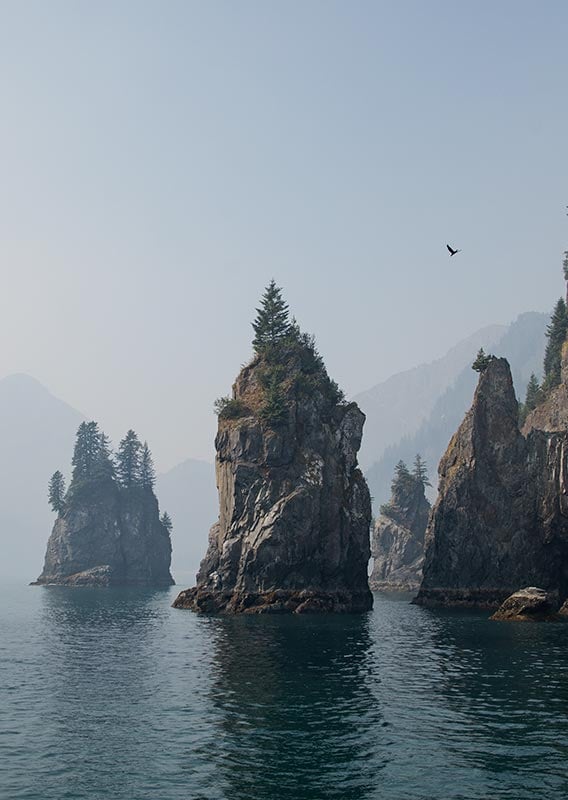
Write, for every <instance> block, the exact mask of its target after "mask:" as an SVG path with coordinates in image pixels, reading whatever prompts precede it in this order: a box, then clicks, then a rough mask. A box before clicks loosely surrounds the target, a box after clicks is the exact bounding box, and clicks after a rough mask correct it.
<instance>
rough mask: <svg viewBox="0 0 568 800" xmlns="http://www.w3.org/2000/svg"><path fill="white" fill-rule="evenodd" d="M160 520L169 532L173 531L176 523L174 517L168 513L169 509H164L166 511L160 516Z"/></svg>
mask: <svg viewBox="0 0 568 800" xmlns="http://www.w3.org/2000/svg"><path fill="white" fill-rule="evenodd" d="M160 522H161V523H162V525H163V526H164V528H165V529H166V530H167V532H168V533H169V534H170V533H171V532H172V529H173V527H174V524H173V522H172V518H171V517H170V515H169V514H168V512H167V511H164V513H163V514H162V516H161V517H160Z"/></svg>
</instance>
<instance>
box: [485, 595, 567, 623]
mask: <svg viewBox="0 0 568 800" xmlns="http://www.w3.org/2000/svg"><path fill="white" fill-rule="evenodd" d="M557 612H558V594H556V593H555V592H545V591H544V589H538V588H537V587H536V586H527V588H526V589H519V591H518V592H515V593H514V594H512V595H511V596H510V597H508V598H507V599H506V600H505V601H504V602H503V603H502V604H501V605H500V606H499V608H498V609H497V611H496V612H495V613H494V614H493V616H492V617H491V619H495V620H507V621H513V622H524V621H529V622H548V621H553V620H556V619H562V617H561V616H560V615H559V614H558V613H557Z"/></svg>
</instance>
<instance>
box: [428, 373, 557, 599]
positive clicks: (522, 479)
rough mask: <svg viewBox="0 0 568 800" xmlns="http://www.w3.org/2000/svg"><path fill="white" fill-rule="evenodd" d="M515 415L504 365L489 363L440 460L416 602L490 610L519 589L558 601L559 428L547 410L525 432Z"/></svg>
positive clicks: (554, 400) (530, 421)
mask: <svg viewBox="0 0 568 800" xmlns="http://www.w3.org/2000/svg"><path fill="white" fill-rule="evenodd" d="M562 391H564V390H562ZM558 394H560V392H558ZM555 404H557V398H554V397H553V398H551V405H552V406H555ZM537 412H538V413H537ZM517 419H518V412H517V401H516V398H515V393H514V390H513V383H512V380H511V373H510V369H509V365H508V363H507V361H505V359H494V360H492V361H491V362H490V364H489V366H488V367H487V369H486V370H485V371H484V372H483V373H482V374H481V376H480V380H479V384H478V387H477V390H476V393H475V397H474V401H473V405H472V407H471V409H470V410H469V411H468V413H467V414H466V417H465V419H464V421H463V422H462V424H461V425H460V427H459V429H458V431H457V433H456V434H455V435H454V436H453V438H452V440H451V441H450V444H449V446H448V449H447V451H446V453H445V455H444V456H443V458H442V460H441V462H440V467H439V475H440V487H439V495H438V500H437V502H436V504H435V506H434V509H433V511H432V516H431V519H430V523H429V526H428V530H427V532H426V558H425V564H424V578H423V581H422V585H421V588H420V591H419V594H418V597H417V599H416V602H418V603H420V604H423V605H481V606H488V607H496V606H498V605H499V604H500V603H501V602H503V600H504V599H505V598H506V597H508V596H509V595H511V594H513V593H514V592H515V591H516V590H517V589H518V587H519V586H540V587H542V588H543V589H544V590H546V591H548V592H558V594H559V596H560V598H562V599H563V598H565V597H566V596H567V595H568V480H567V476H568V472H567V465H568V462H567V458H568V432H567V431H566V429H565V428H564V429H560V430H554V427H555V425H556V424H559V423H558V420H559V417H558V416H557V415H556V416H555V415H554V414H553V413H552V409H551V407H550V405H549V406H548V412H547V404H544V405H543V406H542V407H541V408H539V409H537V410H536V411H535V412H533V414H531V415H530V417H529V418H528V420H527V423H526V425H525V428H524V432H525V435H523V433H521V431H520V430H519V427H518V422H517ZM537 425H538V426H539V427H537Z"/></svg>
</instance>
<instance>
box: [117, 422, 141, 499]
mask: <svg viewBox="0 0 568 800" xmlns="http://www.w3.org/2000/svg"><path fill="white" fill-rule="evenodd" d="M141 451H142V445H141V443H140V439H139V438H138V436H137V435H136V433H135V432H134V431H133V430H129V431H128V433H127V434H126V436H125V437H124V439H123V440H122V441H121V442H120V444H119V446H118V452H117V454H116V471H117V475H118V479H119V481H120V483H121V484H122V486H124V488H126V489H129V488H130V487H131V486H135V485H136V484H139V483H140V466H141V456H142V453H141Z"/></svg>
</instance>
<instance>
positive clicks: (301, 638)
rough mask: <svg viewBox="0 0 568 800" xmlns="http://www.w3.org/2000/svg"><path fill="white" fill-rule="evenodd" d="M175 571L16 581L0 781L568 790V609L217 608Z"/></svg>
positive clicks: (262, 797)
mask: <svg viewBox="0 0 568 800" xmlns="http://www.w3.org/2000/svg"><path fill="white" fill-rule="evenodd" d="M175 591H176V590H175V589H172V590H171V592H168V591H156V592H150V591H141V590H89V589H80V590H73V589H67V588H62V587H49V588H46V589H38V588H29V587H16V586H12V587H3V590H2V602H1V605H0V608H1V609H2V611H1V615H0V692H1V697H0V702H1V705H2V709H3V717H2V726H1V735H0V797H1V798H6V800H8V798H10V800H36V799H37V800H67V799H69V800H71V798H72V799H73V800H82V799H83V798H89V800H91V799H92V800H105V799H106V798H109V800H111V798H112V800H146V799H148V800H150V799H152V800H155V798H160V800H187V798H195V799H199V798H204V799H205V798H207V800H209V799H211V800H225V799H226V800H235V799H236V800H249V798H251V799H252V798H255V800H327V799H328V798H330V799H331V798H338V800H339V798H342V800H367V799H368V800H371V798H373V799H374V798H377V800H378V798H381V800H447V798H451V800H482V798H483V799H484V798H488V797H491V798H503V799H504V798H510V799H511V800H529V798H530V800H533V798H539V800H546V798H551V799H552V798H561V797H564V796H566V795H567V793H568V658H567V655H568V631H567V629H566V628H565V627H564V626H557V625H552V624H550V625H547V624H531V625H529V624H525V625H523V624H521V625H515V624H498V623H491V622H489V621H488V620H487V615H486V614H463V613H460V614H456V613H451V612H447V611H446V612H434V611H429V610H426V609H423V608H418V607H416V606H409V605H408V601H407V599H396V600H385V599H382V598H381V597H379V596H377V597H376V603H375V609H374V611H373V612H372V613H370V614H369V615H363V616H350V617H338V616H314V617H300V618H297V617H292V618H291V617H283V618H280V617H278V618H269V617H240V618H208V617H200V616H197V615H195V614H192V613H190V612H183V611H176V610H174V609H172V608H171V607H170V602H171V600H172V599H173V597H174V595H175ZM23 633H25V635H23Z"/></svg>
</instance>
